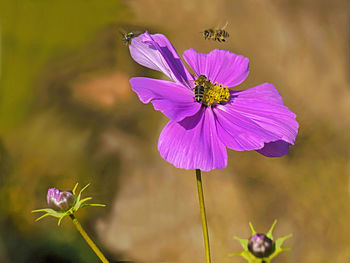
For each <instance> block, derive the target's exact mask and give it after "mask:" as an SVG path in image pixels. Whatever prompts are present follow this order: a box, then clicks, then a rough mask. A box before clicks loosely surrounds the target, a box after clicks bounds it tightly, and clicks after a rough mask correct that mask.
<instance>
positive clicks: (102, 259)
mask: <svg viewBox="0 0 350 263" xmlns="http://www.w3.org/2000/svg"><path fill="white" fill-rule="evenodd" d="M69 217H70V218H71V219H72V220H73V223H74V225H75V227H76V228H77V230H78V232H79V233H80V234H81V235H82V237H83V238H84V239H85V241H86V243H88V245H89V246H90V247H91V249H92V250H93V251H94V252H95V254H96V255H97V256H98V257H99V259H100V260H101V261H102V262H103V263H108V260H107V259H106V258H105V256H104V255H103V254H102V252H101V250H99V248H98V247H97V246H96V245H95V243H94V241H92V240H91V238H90V237H89V236H88V234H87V233H86V232H85V230H84V229H83V227H82V226H81V224H80V223H79V221H78V219H76V217H75V216H74V215H73V214H70V215H69Z"/></svg>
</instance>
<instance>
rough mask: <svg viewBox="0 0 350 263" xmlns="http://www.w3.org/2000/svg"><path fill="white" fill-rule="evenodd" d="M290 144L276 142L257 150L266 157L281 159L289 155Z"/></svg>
mask: <svg viewBox="0 0 350 263" xmlns="http://www.w3.org/2000/svg"><path fill="white" fill-rule="evenodd" d="M289 145H290V144H289V143H287V142H285V141H282V140H280V141H275V142H269V143H266V144H265V146H264V148H262V149H260V150H257V152H258V153H260V154H262V155H264V156H266V157H281V156H283V155H286V154H288V153H289Z"/></svg>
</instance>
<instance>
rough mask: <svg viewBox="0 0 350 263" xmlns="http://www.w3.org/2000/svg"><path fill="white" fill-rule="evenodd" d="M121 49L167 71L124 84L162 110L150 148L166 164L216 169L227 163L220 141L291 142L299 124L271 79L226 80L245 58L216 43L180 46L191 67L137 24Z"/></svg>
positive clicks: (240, 145) (259, 145)
mask: <svg viewBox="0 0 350 263" xmlns="http://www.w3.org/2000/svg"><path fill="white" fill-rule="evenodd" d="M129 50H130V54H131V56H132V58H133V59H134V60H135V61H136V62H138V63H139V64H141V65H143V66H145V67H148V68H151V69H154V70H157V71H160V72H163V73H164V74H165V75H166V76H167V77H168V78H169V79H170V81H169V80H158V79H152V78H146V77H134V78H131V79H130V84H131V87H132V89H133V91H135V92H136V93H137V95H138V97H139V99H140V100H141V101H142V102H143V103H149V102H151V103H152V104H153V106H154V108H155V109H156V110H159V111H161V112H162V113H163V114H165V115H166V116H167V117H169V118H170V121H169V122H168V124H167V125H166V126H165V127H164V129H163V131H162V132H161V134H160V137H159V141H158V150H159V152H160V155H161V156H162V157H163V158H164V159H165V160H166V161H168V162H170V163H172V164H173V165H174V166H176V167H178V168H183V169H200V170H202V171H210V170H212V169H222V168H224V167H226V166H227V151H226V148H230V149H233V150H236V151H246V150H248V151H250V150H255V151H257V152H258V153H260V154H262V155H264V156H268V157H280V156H283V155H285V154H287V153H288V152H289V146H290V145H293V144H294V141H295V139H296V136H297V133H298V127H299V125H298V123H297V121H296V120H295V118H296V115H295V114H294V113H293V112H292V111H290V110H289V109H288V108H287V107H286V106H285V105H284V104H283V100H282V97H281V95H280V94H279V93H278V91H277V90H276V88H275V87H274V86H273V85H272V84H270V83H263V84H261V85H258V86H256V87H254V88H250V89H246V90H237V89H235V88H234V87H235V86H237V85H239V84H241V83H242V82H243V81H244V80H245V79H246V78H247V76H248V74H249V60H248V58H246V57H244V56H242V55H237V54H234V53H232V52H230V51H227V50H222V49H215V50H213V51H211V52H210V53H208V54H204V53H198V52H197V51H196V50H194V49H188V50H186V51H185V52H184V54H183V58H184V60H185V61H186V63H187V64H188V65H189V66H190V67H191V68H192V70H193V71H194V73H195V75H192V74H191V73H190V72H189V71H188V70H187V68H186V66H185V65H184V63H183V62H182V61H181V58H180V56H179V55H178V54H177V52H176V50H175V49H174V47H173V46H172V44H171V43H170V41H169V40H168V39H167V38H166V37H165V36H164V35H162V34H154V35H151V34H149V33H148V32H145V33H143V34H141V35H139V36H137V37H134V38H133V39H132V40H131V44H130V45H129ZM204 79H205V80H204ZM203 80H204V82H203ZM200 82H201V83H204V84H202V85H198V84H199V83H200ZM196 83H197V85H196Z"/></svg>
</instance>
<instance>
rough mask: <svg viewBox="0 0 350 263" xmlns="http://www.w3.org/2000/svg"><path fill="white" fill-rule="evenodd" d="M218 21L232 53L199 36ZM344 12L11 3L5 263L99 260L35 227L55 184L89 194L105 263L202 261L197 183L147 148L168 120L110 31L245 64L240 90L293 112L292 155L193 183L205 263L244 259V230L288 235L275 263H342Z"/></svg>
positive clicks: (90, 216) (304, 5)
mask: <svg viewBox="0 0 350 263" xmlns="http://www.w3.org/2000/svg"><path fill="white" fill-rule="evenodd" d="M226 21H227V22H228V26H227V28H226V29H227V31H228V32H229V33H230V38H229V40H228V42H227V43H221V44H219V43H215V42H213V41H205V40H204V39H203V37H202V35H201V33H200V32H201V31H203V30H204V29H207V28H210V27H220V26H222V25H224V24H225V23H226ZM349 23H350V5H349V1H347V0H334V1H329V0H319V1H315V0H309V1H307V0H303V1H302V0H289V1H287V0H279V1H274V0H264V1H258V0H235V1H233V0H218V1H208V0H205V1H201V0H177V1H171V0H162V1H157V0H129V1H119V0H113V1H112V0H105V1H98V0H74V1H68V0H50V1H44V0H23V1H17V0H11V1H6V0H5V1H1V3H0V262H2V263H8V262H15V263H16V262H21V263H22V262H97V258H96V257H95V255H94V254H93V253H92V252H91V251H90V250H89V248H88V246H87V245H86V244H85V243H84V242H83V240H82V238H81V237H80V236H79V234H78V233H77V232H76V230H75V229H74V227H73V225H72V223H71V222H70V220H69V219H65V220H64V221H63V222H62V225H61V227H57V225H56V220H55V219H53V218H46V219H45V220H42V221H41V222H39V223H35V222H34V220H35V218H36V215H33V214H32V213H31V210H33V209H37V208H42V207H45V206H46V191H47V188H49V187H57V188H60V189H71V188H72V187H73V186H74V184H75V183H76V182H79V183H80V185H81V186H82V185H85V184H87V183H91V186H90V187H89V188H88V189H87V190H86V195H88V196H93V197H94V201H95V202H98V203H105V204H107V207H106V208H87V209H82V210H80V211H79V212H78V214H77V217H78V218H79V219H80V221H81V223H82V224H83V225H84V226H85V227H86V229H87V231H88V232H89V233H90V234H91V236H92V237H93V238H94V239H95V240H96V242H97V243H98V244H99V246H100V247H101V248H102V250H103V251H104V252H105V253H106V255H107V256H108V257H109V259H110V260H111V262H120V261H132V262H191V263H192V262H204V249H203V239H202V233H201V223H200V216H199V207H198V200H197V192H196V184H195V175H194V171H186V170H179V169H176V168H174V167H173V166H172V165H171V164H168V163H167V162H165V161H164V160H163V159H161V157H160V156H159V153H158V151H157V139H158V135H159V133H160V131H161V129H162V127H163V126H164V125H165V124H166V122H167V118H166V117H164V116H163V115H162V114H161V113H160V112H156V111H154V110H153V107H152V106H151V105H143V104H142V103H141V102H140V101H139V100H138V98H137V96H136V95H135V94H134V93H133V92H132V91H131V88H130V85H129V82H128V80H129V78H130V77H132V76H149V77H155V78H163V77H164V76H163V75H161V74H160V73H158V72H154V71H151V70H148V69H145V68H143V67H142V66H139V65H138V64H136V63H135V62H134V61H133V60H132V59H131V58H130V55H129V52H128V48H127V47H125V46H123V45H122V43H121V38H120V33H119V32H120V30H126V31H127V30H140V31H143V30H146V29H147V30H149V31H150V32H152V33H156V32H161V33H163V34H165V35H166V36H167V37H168V38H169V39H170V41H171V42H172V43H173V45H174V46H175V47H176V49H177V50H178V52H179V53H180V54H182V52H183V51H184V50H186V49H188V48H195V49H196V50H198V51H200V52H209V51H210V50H212V49H215V48H223V49H228V50H230V51H232V52H235V53H238V54H242V55H244V56H247V57H249V58H250V75H249V77H248V79H247V80H246V81H245V82H244V83H243V84H241V85H240V86H239V88H240V89H245V88H249V87H253V86H256V85H258V84H261V83H263V82H270V83H273V84H274V85H275V86H276V87H277V89H278V90H279V92H280V93H281V94H282V95H283V98H284V101H285V104H286V105H287V106H288V107H289V108H290V109H291V110H292V111H294V112H296V114H297V120H298V121H299V123H300V130H299V135H298V138H297V141H296V144H295V146H294V147H292V148H291V152H290V154H289V155H288V156H285V157H282V158H277V159H269V158H266V157H263V156H261V155H259V154H258V153H256V152H254V151H252V152H234V151H231V150H229V152H228V155H229V163H228V167H227V168H226V169H223V170H214V171H211V172H208V173H204V174H203V181H204V192H205V198H206V206H207V207H206V208H207V216H208V221H209V231H210V241H211V249H212V251H211V252H212V261H213V262H220V263H226V262H227V263H229V262H237V263H239V262H242V263H243V262H245V261H244V260H243V259H241V258H238V257H237V258H236V257H233V258H232V257H228V254H229V253H232V252H239V251H240V250H241V248H240V245H239V243H238V242H237V241H236V240H234V239H233V236H235V235H236V236H239V237H242V238H244V237H248V236H249V234H250V230H249V227H248V222H249V221H252V222H253V224H254V226H255V228H256V229H257V230H258V231H259V232H266V231H267V230H268V229H269V227H270V225H271V224H272V222H273V220H274V219H277V220H278V224H277V227H276V229H275V232H274V233H275V236H276V237H279V236H284V235H287V234H289V233H293V238H292V239H289V240H288V241H286V243H285V246H286V247H291V248H292V250H291V251H290V252H287V253H284V254H281V255H280V256H278V258H276V260H275V262H287V263H295V262H307V263H309V262H310V263H313V262H317V263H323V262H324V263H326V262H332V263H345V262H350V249H349V247H350V226H349V223H350V184H349V176H350V162H349V161H350V133H349V129H350V117H349V116H350V85H349V62H350V57H349V41H350V38H349V33H350V27H349Z"/></svg>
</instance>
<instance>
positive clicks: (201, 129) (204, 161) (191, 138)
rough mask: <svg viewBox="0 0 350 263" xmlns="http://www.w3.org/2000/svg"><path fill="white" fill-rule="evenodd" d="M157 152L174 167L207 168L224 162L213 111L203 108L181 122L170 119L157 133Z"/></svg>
mask: <svg viewBox="0 0 350 263" xmlns="http://www.w3.org/2000/svg"><path fill="white" fill-rule="evenodd" d="M158 150H159V152H160V155H161V156H162V157H163V158H164V159H165V160H166V161H168V162H170V163H172V164H173V165H174V166H175V167H177V168H183V169H200V170H202V171H210V170H212V169H222V168H224V167H226V165H227V152H226V147H225V146H224V144H223V143H222V142H221V141H220V140H219V138H218V135H217V132H216V125H215V120H214V115H213V112H212V110H211V109H210V108H205V107H202V109H201V110H200V111H199V112H198V113H197V114H196V115H194V116H191V117H187V118H186V119H184V120H183V121H181V122H179V123H178V122H174V121H170V122H169V123H168V124H167V125H166V126H165V127H164V129H163V131H162V133H161V134H160V136H159V141H158Z"/></svg>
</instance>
